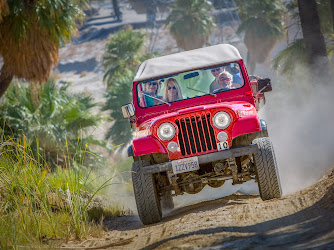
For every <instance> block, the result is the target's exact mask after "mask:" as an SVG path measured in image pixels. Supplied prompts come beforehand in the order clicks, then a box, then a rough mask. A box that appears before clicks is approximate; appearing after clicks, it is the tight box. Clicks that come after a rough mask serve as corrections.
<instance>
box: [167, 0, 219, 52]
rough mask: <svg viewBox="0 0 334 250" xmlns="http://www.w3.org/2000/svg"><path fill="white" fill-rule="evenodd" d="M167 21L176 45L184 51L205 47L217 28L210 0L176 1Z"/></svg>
mask: <svg viewBox="0 0 334 250" xmlns="http://www.w3.org/2000/svg"><path fill="white" fill-rule="evenodd" d="M171 8H172V12H171V13H170V14H169V16H168V17H167V20H166V26H169V28H170V33H171V35H172V36H173V38H174V39H175V40H176V44H177V46H178V47H179V48H181V49H183V50H191V49H197V48H201V47H203V45H204V44H205V43H206V42H207V40H208V38H209V35H210V31H211V28H212V27H214V26H215V24H214V21H213V18H212V16H211V15H210V11H211V10H212V5H211V1H209V0H175V3H174V4H173V5H171Z"/></svg>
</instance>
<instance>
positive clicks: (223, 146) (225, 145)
mask: <svg viewBox="0 0 334 250" xmlns="http://www.w3.org/2000/svg"><path fill="white" fill-rule="evenodd" d="M229 148H230V147H229V146H228V142H227V141H224V142H218V143H217V149H218V151H222V150H226V149H229Z"/></svg>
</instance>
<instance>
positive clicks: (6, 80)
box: [0, 63, 14, 98]
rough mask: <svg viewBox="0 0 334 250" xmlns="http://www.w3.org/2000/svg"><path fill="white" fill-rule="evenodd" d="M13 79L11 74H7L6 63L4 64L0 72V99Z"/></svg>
mask: <svg viewBox="0 0 334 250" xmlns="http://www.w3.org/2000/svg"><path fill="white" fill-rule="evenodd" d="M13 77H14V76H13V74H11V73H8V71H7V65H6V63H4V65H3V66H2V68H1V72H0V98H1V97H2V96H3V94H4V93H5V92H6V90H7V88H8V87H9V85H10V83H11V81H12V80H13Z"/></svg>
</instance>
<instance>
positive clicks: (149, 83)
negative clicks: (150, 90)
mask: <svg viewBox="0 0 334 250" xmlns="http://www.w3.org/2000/svg"><path fill="white" fill-rule="evenodd" d="M147 85H149V86H151V85H153V86H155V85H158V83H157V82H148V83H147Z"/></svg>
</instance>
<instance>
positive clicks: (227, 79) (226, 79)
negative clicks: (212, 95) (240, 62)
mask: <svg viewBox="0 0 334 250" xmlns="http://www.w3.org/2000/svg"><path fill="white" fill-rule="evenodd" d="M220 80H223V81H229V80H231V79H230V78H226V77H222V78H220Z"/></svg>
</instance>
